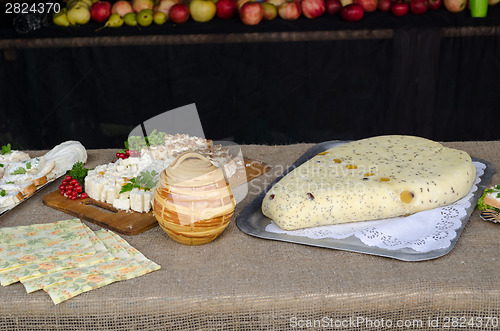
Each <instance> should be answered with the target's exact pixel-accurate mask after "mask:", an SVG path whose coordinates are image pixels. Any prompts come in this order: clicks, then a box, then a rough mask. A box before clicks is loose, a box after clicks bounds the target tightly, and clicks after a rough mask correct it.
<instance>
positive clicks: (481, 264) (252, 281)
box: [0, 141, 500, 330]
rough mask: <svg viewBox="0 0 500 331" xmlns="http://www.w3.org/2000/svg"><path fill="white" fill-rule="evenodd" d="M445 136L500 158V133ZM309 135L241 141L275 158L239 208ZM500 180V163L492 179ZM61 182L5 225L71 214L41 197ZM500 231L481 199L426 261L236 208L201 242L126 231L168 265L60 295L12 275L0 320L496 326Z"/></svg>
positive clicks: (107, 156) (10, 325)
mask: <svg viewBox="0 0 500 331" xmlns="http://www.w3.org/2000/svg"><path fill="white" fill-rule="evenodd" d="M444 144H445V145H447V146H450V147H455V148H459V149H462V150H465V151H466V152H468V153H469V154H470V155H472V156H475V157H479V158H482V159H485V160H488V161H490V162H492V163H493V164H494V165H495V167H496V168H497V169H500V141H491V142H477V141H469V142H447V143H444ZM311 146H312V145H311V144H296V145H283V146H262V145H246V146H242V150H243V154H244V155H245V156H246V157H249V158H252V159H256V160H260V161H264V162H266V163H268V164H269V165H270V166H271V169H270V171H269V172H268V173H266V174H265V175H263V176H260V177H259V178H256V179H254V180H252V181H251V182H250V183H249V193H248V195H247V196H246V198H245V199H244V200H243V201H242V202H240V203H239V204H238V205H237V207H236V211H235V217H236V216H237V215H238V214H239V213H240V212H241V211H242V210H243V209H244V208H245V206H246V205H248V204H249V203H250V202H251V201H252V200H253V199H254V198H255V196H256V195H258V194H259V193H260V192H262V190H263V189H264V188H265V187H266V186H267V185H269V183H271V182H272V181H273V180H274V179H275V178H276V177H278V176H279V175H280V174H281V172H282V171H283V170H284V169H286V167H287V166H289V165H291V164H292V163H293V162H294V161H295V160H296V159H297V158H299V157H300V156H301V155H302V154H303V153H304V152H305V151H306V150H307V149H308V148H310V147H311ZM37 153H39V154H41V152H40V151H39V152H37ZM114 153H115V150H89V151H88V162H87V165H88V166H89V167H94V166H96V165H98V164H102V163H107V162H110V161H111V160H112V159H113V157H114ZM32 154H33V155H35V154H36V153H32ZM499 182H500V177H499V175H498V174H495V175H494V177H493V179H492V183H499ZM57 186H58V183H57V182H55V183H52V184H51V185H50V186H48V187H46V188H45V189H43V191H41V192H38V193H37V194H36V195H35V196H33V197H32V198H30V199H29V200H27V201H26V202H24V203H22V204H21V205H20V206H18V207H16V208H15V209H14V210H12V211H10V212H9V213H7V214H5V215H4V216H2V217H1V218H0V226H1V227H9V226H17V225H27V224H33V223H47V222H52V221H56V220H63V219H68V218H71V217H70V216H69V215H67V214H64V213H62V212H59V211H56V210H53V209H51V208H49V207H46V206H43V205H42V201H41V199H42V196H43V195H45V194H47V193H49V192H52V191H53V190H55V189H57ZM85 223H86V224H87V225H89V227H90V228H92V229H94V230H97V229H99V227H98V226H96V225H94V224H92V223H89V222H85ZM499 234H500V225H498V224H494V223H489V222H485V221H483V220H481V219H480V217H479V213H478V211H477V210H475V211H474V213H473V214H472V217H471V218H470V220H469V222H468V224H467V226H466V227H465V229H464V231H463V232H462V235H461V237H460V238H459V240H458V242H457V244H456V246H455V248H454V249H453V250H452V251H451V252H450V253H448V254H447V255H445V256H443V257H441V258H438V259H434V260H429V261H424V262H402V261H398V260H393V259H389V258H383V257H378V256H371V255H364V254H359V253H351V252H345V251H339V250H332V249H325V248H318V247H309V246H304V245H298V244H291V243H284V242H278V241H271V240H264V239H258V238H254V237H251V236H248V235H246V234H244V233H243V232H241V231H240V230H239V229H238V228H237V227H236V224H235V222H234V218H233V221H232V222H231V224H230V225H229V227H228V228H227V229H226V231H225V232H224V233H223V234H222V235H221V236H220V237H219V238H218V239H216V240H215V241H213V242H212V243H209V244H206V245H202V246H186V245H181V244H178V243H176V242H174V241H173V240H172V239H170V238H169V237H168V236H167V235H166V234H165V232H164V231H163V230H162V229H161V228H160V227H159V226H156V227H155V228H153V229H151V230H149V231H147V232H145V233H143V234H140V235H136V236H123V237H124V238H125V239H126V240H127V241H128V242H129V243H130V244H131V245H133V246H135V247H136V248H137V249H139V250H140V251H141V252H142V253H144V255H145V256H146V257H148V258H150V259H151V260H153V261H155V262H157V263H158V264H160V265H161V266H162V269H161V270H159V271H155V272H153V273H151V274H147V275H144V276H141V277H138V278H135V279H132V280H128V281H123V282H118V283H113V284H111V285H108V286H105V287H103V288H100V289H97V290H94V291H90V292H87V293H84V294H81V295H79V296H77V297H75V298H73V299H70V300H68V301H66V302H63V303H61V304H59V305H54V304H53V303H52V302H51V300H50V299H49V297H48V296H47V295H46V294H45V293H43V292H35V293H32V294H26V292H25V290H24V287H23V286H22V285H21V284H13V285H10V286H7V287H3V288H1V289H0V298H1V300H0V330H13V329H19V330H28V329H32V328H33V326H35V325H36V329H50V330H86V329H91V330H101V329H105V330H131V329H136V328H140V329H143V330H158V329H182V330H185V329H197V330H216V329H219V330H221V329H244V330H249V329H254V330H265V329H269V330H271V329H273V330H274V329H289V328H293V327H297V328H299V327H303V326H307V325H316V326H321V325H322V326H323V327H325V326H326V327H331V328H332V329H333V328H334V327H335V325H337V326H339V325H343V326H351V327H352V326H358V327H362V328H363V329H369V327H373V326H376V325H385V326H387V325H388V324H387V323H391V324H392V325H393V326H394V325H396V323H398V324H401V323H406V324H405V325H409V324H411V323H413V324H412V325H413V326H414V329H429V328H430V327H429V325H431V326H435V325H439V328H445V327H446V323H448V325H449V326H450V328H451V326H452V324H451V323H452V322H453V321H455V323H458V322H460V323H461V322H463V321H466V322H467V323H469V322H472V323H474V327H470V328H471V329H474V330H482V329H483V330H488V329H491V326H492V324H491V323H492V322H494V321H496V322H495V323H498V318H500V286H499V285H498V284H500V273H499V271H500V270H499V267H498V266H499V263H498V258H499V254H498V252H499V249H500V241H499V240H498V237H499ZM489 318H492V319H489ZM454 319H455V320H454ZM487 320H488V321H489V323H490V324H489V326H488V327H486V326H487V325H486V321H487ZM457 321H458V322H457ZM480 322H482V325H480ZM320 323H322V324H320ZM349 323H350V324H349ZM356 323H358V324H356ZM381 323H385V324H381ZM436 323H438V324H436ZM465 325H466V324H465ZM469 326H470V325H469Z"/></svg>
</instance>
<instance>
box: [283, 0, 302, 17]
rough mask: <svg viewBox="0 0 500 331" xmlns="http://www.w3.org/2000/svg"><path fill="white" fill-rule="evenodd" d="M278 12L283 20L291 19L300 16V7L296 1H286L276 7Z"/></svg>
mask: <svg viewBox="0 0 500 331" xmlns="http://www.w3.org/2000/svg"><path fill="white" fill-rule="evenodd" d="M278 14H279V16H280V17H281V18H282V19H284V20H288V21H293V20H296V19H297V18H299V17H300V14H302V8H301V6H300V3H298V2H296V1H293V0H292V1H287V2H285V3H283V4H282V5H281V6H280V7H279V8H278Z"/></svg>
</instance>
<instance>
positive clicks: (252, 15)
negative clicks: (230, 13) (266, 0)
mask: <svg viewBox="0 0 500 331" xmlns="http://www.w3.org/2000/svg"><path fill="white" fill-rule="evenodd" d="M263 17H264V9H263V8H262V6H261V5H260V3H258V2H247V3H245V4H243V6H241V8H240V18H241V21H242V22H243V23H244V24H246V25H257V24H259V23H260V21H262V18H263Z"/></svg>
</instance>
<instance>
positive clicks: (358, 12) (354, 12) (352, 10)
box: [340, 3, 364, 22]
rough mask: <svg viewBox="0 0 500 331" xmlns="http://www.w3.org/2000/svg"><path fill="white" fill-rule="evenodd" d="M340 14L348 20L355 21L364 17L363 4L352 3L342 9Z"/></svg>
mask: <svg viewBox="0 0 500 331" xmlns="http://www.w3.org/2000/svg"><path fill="white" fill-rule="evenodd" d="M340 16H341V17H342V19H343V20H344V21H346V22H355V21H359V20H361V19H362V18H363V16H364V10H363V7H361V5H359V4H357V3H351V4H349V5H347V6H345V7H343V8H342V9H341V10H340Z"/></svg>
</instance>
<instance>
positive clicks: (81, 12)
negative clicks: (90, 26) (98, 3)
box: [66, 4, 90, 25]
mask: <svg viewBox="0 0 500 331" xmlns="http://www.w3.org/2000/svg"><path fill="white" fill-rule="evenodd" d="M66 16H67V17H68V22H69V24H71V25H77V24H78V25H83V24H87V23H88V22H89V21H90V10H89V8H88V7H86V6H85V5H81V4H76V5H75V6H74V7H73V8H71V9H69V10H68V13H67V14H66Z"/></svg>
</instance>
